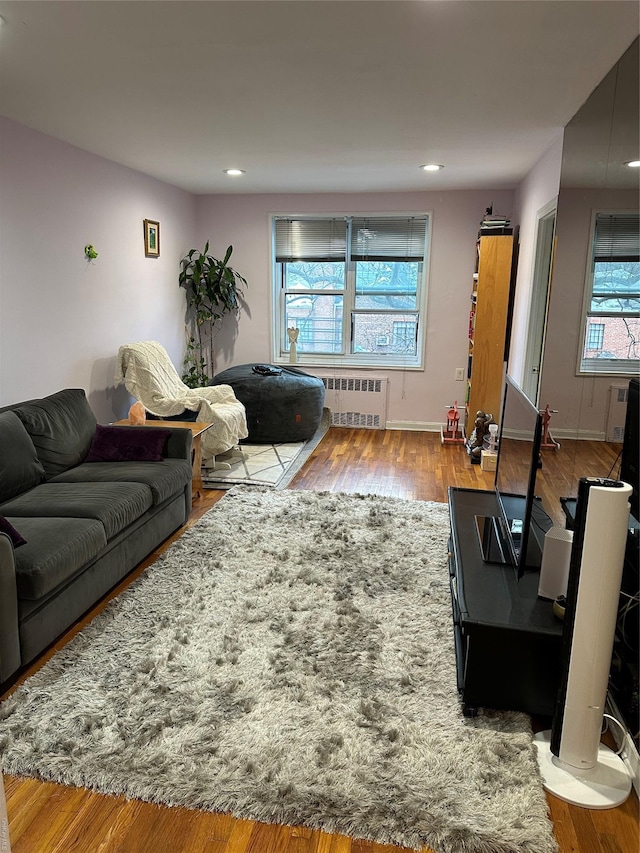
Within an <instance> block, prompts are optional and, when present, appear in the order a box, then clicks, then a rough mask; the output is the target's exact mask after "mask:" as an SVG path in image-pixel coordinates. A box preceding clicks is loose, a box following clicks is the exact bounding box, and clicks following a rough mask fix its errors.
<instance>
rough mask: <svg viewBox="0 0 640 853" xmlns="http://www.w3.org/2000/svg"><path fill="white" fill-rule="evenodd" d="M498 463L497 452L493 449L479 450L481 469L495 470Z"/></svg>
mask: <svg viewBox="0 0 640 853" xmlns="http://www.w3.org/2000/svg"><path fill="white" fill-rule="evenodd" d="M497 464H498V454H497V453H496V451H495V450H481V451H480V468H481V469H482V470H483V471H495V470H496V466H497Z"/></svg>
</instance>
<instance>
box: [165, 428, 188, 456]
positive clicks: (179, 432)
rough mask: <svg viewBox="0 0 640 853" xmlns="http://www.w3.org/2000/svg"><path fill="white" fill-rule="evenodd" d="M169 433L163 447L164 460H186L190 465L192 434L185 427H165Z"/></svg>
mask: <svg viewBox="0 0 640 853" xmlns="http://www.w3.org/2000/svg"><path fill="white" fill-rule="evenodd" d="M165 428H166V429H169V430H170V431H171V435H170V436H169V439H168V441H167V443H166V445H165V449H164V456H165V459H186V460H187V461H188V462H189V463H191V447H192V444H193V434H192V432H191V430H190V429H186V428H185V427H165Z"/></svg>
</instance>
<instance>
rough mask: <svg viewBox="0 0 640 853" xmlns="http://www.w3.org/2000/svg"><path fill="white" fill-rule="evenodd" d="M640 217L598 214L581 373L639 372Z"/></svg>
mask: <svg viewBox="0 0 640 853" xmlns="http://www.w3.org/2000/svg"><path fill="white" fill-rule="evenodd" d="M639 226H640V216H639V214H638V213H637V212H634V213H604V212H598V213H596V214H595V216H594V223H593V241H592V252H591V258H590V264H589V270H588V273H587V287H586V294H585V296H586V298H585V306H586V307H585V321H584V326H583V345H582V348H581V355H580V372H581V373H614V374H620V373H633V374H635V373H637V372H638V368H639V366H640V227H639Z"/></svg>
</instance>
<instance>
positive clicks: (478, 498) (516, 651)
mask: <svg viewBox="0 0 640 853" xmlns="http://www.w3.org/2000/svg"><path fill="white" fill-rule="evenodd" d="M513 500H514V501H517V500H519V499H518V498H513ZM449 511H450V516H451V539H450V547H449V573H450V583H451V598H452V606H453V623H454V634H455V650H456V663H457V677H458V690H459V691H460V692H461V694H462V702H463V712H464V713H465V715H467V716H474V715H475V714H476V712H477V709H478V708H479V707H483V706H484V707H488V708H501V709H511V710H514V711H525V712H526V713H528V714H532V715H535V716H543V717H548V716H551V715H552V714H553V710H554V704H555V699H556V694H557V691H558V685H559V681H560V661H561V656H562V655H561V652H562V622H561V621H560V620H559V619H557V618H556V616H554V613H553V606H552V602H551V601H547V600H545V599H541V598H538V582H539V572H537V571H531V572H526V573H525V575H524V577H522V578H521V579H520V580H519V581H518V579H517V577H516V574H515V571H514V569H513V568H512V567H511V566H505V565H495V564H491V563H485V562H484V560H483V558H482V551H481V548H480V539H479V536H478V531H477V528H476V516H492V515H497V514H498V503H497V498H496V495H495V492H493V491H491V492H489V491H478V490H475V489H462V488H454V487H451V488H449ZM514 515H515V513H514ZM534 519H535V521H536V525H537V527H538V529H539V531H540V535H541V536H544V532H545V531H546V530H548V529H549V528H550V527H551V526H552V522H551V519H550V518H549V517H548V515H547V514H546V513H545V512H544V510H543V509H542V506H541V505H537V506H535V507H534Z"/></svg>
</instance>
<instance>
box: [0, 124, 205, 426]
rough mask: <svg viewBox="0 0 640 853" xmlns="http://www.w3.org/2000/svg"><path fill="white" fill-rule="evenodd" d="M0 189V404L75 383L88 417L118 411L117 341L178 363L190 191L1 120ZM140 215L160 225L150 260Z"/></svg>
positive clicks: (121, 396)
mask: <svg viewBox="0 0 640 853" xmlns="http://www.w3.org/2000/svg"><path fill="white" fill-rule="evenodd" d="M0 184H1V186H2V194H1V197H0V404H7V403H11V402H15V401H17V400H24V399H27V398H30V397H37V396H42V395H45V394H49V393H51V392H53V391H56V390H58V389H60V388H64V387H80V388H84V389H85V390H86V391H87V394H88V396H89V399H90V402H91V405H92V408H93V410H94V412H95V414H96V417H97V418H98V420H100V421H108V420H113V419H116V418H118V417H121V416H123V415H124V414H126V410H127V408H128V405H129V402H130V401H129V397H128V395H127V394H126V392H125V391H124V389H123V388H120V389H114V388H113V375H114V369H115V357H116V353H117V351H118V347H119V346H120V345H121V344H123V343H127V342H131V341H137V340H146V339H150V338H153V339H155V340H159V341H161V342H162V343H163V344H164V345H165V346H166V348H167V350H168V351H169V354H170V355H171V357H172V358H173V359H174V363H176V364H180V363H181V360H182V355H183V350H184V291H182V290H180V288H179V287H178V284H177V274H178V262H179V259H180V257H181V256H182V255H183V254H184V252H185V251H186V250H187V249H188V248H190V245H191V242H192V238H193V234H194V232H195V197H194V196H192V195H191V194H190V193H187V192H184V191H182V190H179V189H176V188H175V187H172V186H169V185H167V184H163V183H161V182H159V181H157V180H154V179H153V178H149V177H147V176H145V175H142V174H141V173H139V172H136V171H134V170H132V169H128V168H126V167H124V166H120V165H117V164H115V163H112V162H111V161H109V160H105V159H103V158H101V157H97V156H95V155H93V154H89V153H88V152H86V151H82V150H80V149H78V148H75V147H73V146H71V145H68V144H66V143H64V142H60V141H58V140H56V139H53V138H52V137H49V136H45V135H43V134H40V133H37V132H35V131H32V130H30V129H28V128H26V127H24V126H22V125H19V124H16V123H14V122H11V121H8V120H6V119H4V118H2V117H0ZM145 218H147V219H155V220H158V221H159V222H160V238H161V242H160V249H161V254H160V258H158V259H151V258H145V255H144V244H143V226H142V222H143V219H145ZM87 243H93V244H94V245H95V247H96V249H97V251H98V252H99V257H98V258H97V260H96V261H94V262H93V263H88V262H87V261H86V260H85V257H84V246H85V245H86V244H87Z"/></svg>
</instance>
